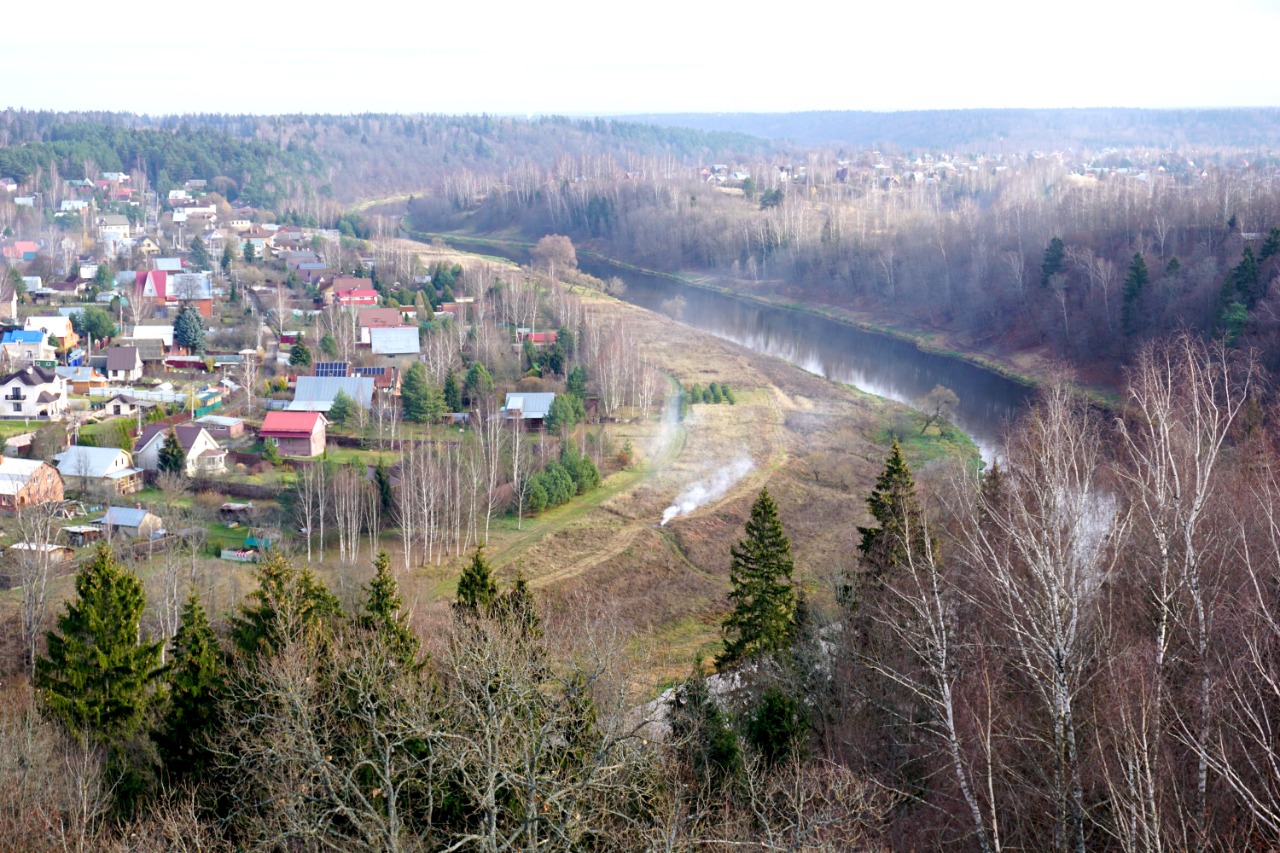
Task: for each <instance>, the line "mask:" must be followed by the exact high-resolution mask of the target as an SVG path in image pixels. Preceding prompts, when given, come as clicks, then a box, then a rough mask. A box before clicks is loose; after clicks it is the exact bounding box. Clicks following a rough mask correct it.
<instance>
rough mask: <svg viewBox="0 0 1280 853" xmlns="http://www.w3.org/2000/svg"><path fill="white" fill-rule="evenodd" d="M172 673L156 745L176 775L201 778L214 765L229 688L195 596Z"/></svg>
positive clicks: (185, 614)
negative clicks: (213, 753) (212, 753)
mask: <svg viewBox="0 0 1280 853" xmlns="http://www.w3.org/2000/svg"><path fill="white" fill-rule="evenodd" d="M172 650H173V658H172V661H171V662H170V664H169V669H168V686H169V699H168V703H167V704H166V706H165V709H164V713H163V715H162V716H161V719H160V726H159V728H158V729H157V730H156V732H155V742H156V746H157V747H159V749H160V755H161V756H162V757H163V759H164V763H165V766H166V767H167V768H168V771H169V774H170V775H171V776H173V777H184V776H190V777H195V778H198V777H199V774H200V771H201V770H202V769H203V768H204V767H206V766H207V765H208V763H209V759H210V753H209V745H210V740H211V738H212V736H213V734H214V732H215V731H216V729H217V725H218V702H219V700H220V698H221V696H222V690H223V687H224V686H225V683H226V682H225V678H224V675H223V670H222V650H221V649H220V648H219V647H218V637H217V635H216V634H214V632H213V627H212V626H211V625H210V624H209V619H208V617H207V616H206V615H205V612H204V608H203V607H201V606H200V599H199V598H198V597H197V596H196V595H195V594H192V596H191V597H190V598H188V599H187V603H186V605H185V606H184V607H183V608H182V621H181V623H180V624H179V625H178V632H177V633H176V634H174V635H173V641H172Z"/></svg>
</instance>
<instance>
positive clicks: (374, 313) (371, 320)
mask: <svg viewBox="0 0 1280 853" xmlns="http://www.w3.org/2000/svg"><path fill="white" fill-rule="evenodd" d="M403 325H404V317H402V316H401V315H400V312H399V311H398V310H396V309H395V308H361V309H360V310H359V311H358V312H357V313H356V326H357V328H359V329H360V343H362V344H367V343H371V340H370V336H369V330H370V329H389V328H393V327H395V326H403Z"/></svg>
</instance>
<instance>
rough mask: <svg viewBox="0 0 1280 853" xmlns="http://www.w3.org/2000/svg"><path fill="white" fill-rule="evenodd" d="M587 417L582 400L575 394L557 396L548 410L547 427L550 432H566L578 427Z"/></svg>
mask: <svg viewBox="0 0 1280 853" xmlns="http://www.w3.org/2000/svg"><path fill="white" fill-rule="evenodd" d="M586 416H587V410H586V409H585V408H583V406H582V400H581V399H579V398H578V397H577V396H575V395H573V394H557V395H556V398H555V399H554V400H552V401H551V407H550V408H549V409H547V420H546V426H547V430H548V431H549V432H561V433H562V432H565V431H566V430H571V429H573V428H574V427H575V426H577V425H578V422H579V421H582V420H584V419H585V418H586Z"/></svg>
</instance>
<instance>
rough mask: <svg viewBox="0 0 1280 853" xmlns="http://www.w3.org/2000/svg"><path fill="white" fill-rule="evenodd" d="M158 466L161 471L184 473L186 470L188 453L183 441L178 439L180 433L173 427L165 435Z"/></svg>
mask: <svg viewBox="0 0 1280 853" xmlns="http://www.w3.org/2000/svg"><path fill="white" fill-rule="evenodd" d="M156 467H157V468H159V469H160V471H161V473H167V474H183V473H185V472H186V468H187V453H186V451H185V450H183V449H182V442H180V441H178V433H177V432H176V431H175V430H174V429H173V427H170V428H169V432H168V434H167V435H165V437H164V444H162V445H160V452H159V454H158V455H157V459H156Z"/></svg>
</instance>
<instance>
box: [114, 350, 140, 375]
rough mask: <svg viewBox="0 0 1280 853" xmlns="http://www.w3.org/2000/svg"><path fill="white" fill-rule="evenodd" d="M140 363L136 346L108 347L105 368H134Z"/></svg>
mask: <svg viewBox="0 0 1280 853" xmlns="http://www.w3.org/2000/svg"><path fill="white" fill-rule="evenodd" d="M141 363H142V359H141V358H140V357H139V355H138V348H137V347H109V348H108V349H107V370H134V369H136V368H137V367H138V365H139V364H141Z"/></svg>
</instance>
